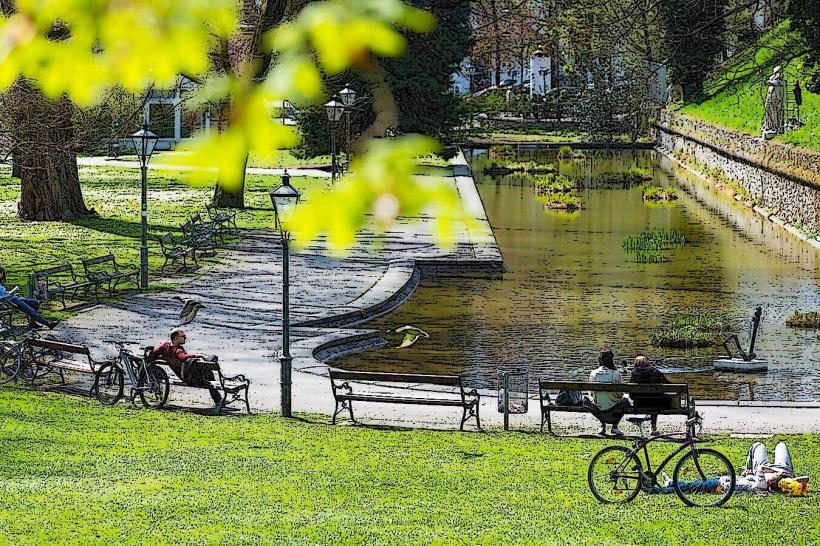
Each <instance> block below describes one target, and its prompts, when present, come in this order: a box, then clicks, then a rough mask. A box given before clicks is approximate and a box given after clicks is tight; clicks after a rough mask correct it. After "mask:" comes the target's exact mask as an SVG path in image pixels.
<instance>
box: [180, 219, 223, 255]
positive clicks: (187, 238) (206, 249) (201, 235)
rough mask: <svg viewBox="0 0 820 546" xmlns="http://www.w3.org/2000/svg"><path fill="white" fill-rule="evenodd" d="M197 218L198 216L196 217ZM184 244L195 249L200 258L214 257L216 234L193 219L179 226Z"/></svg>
mask: <svg viewBox="0 0 820 546" xmlns="http://www.w3.org/2000/svg"><path fill="white" fill-rule="evenodd" d="M196 216H199V215H196ZM180 229H181V230H182V235H183V237H184V241H183V242H184V243H185V244H186V245H188V246H190V247H191V248H195V249H196V250H197V251H198V252H199V253H200V254H201V255H202V256H215V255H216V232H215V231H214V230H213V229H210V228H208V227H207V226H204V225H203V224H200V223H196V222H194V220H193V218H192V219H191V220H188V221H187V222H185V223H184V224H182V225H181V226H180Z"/></svg>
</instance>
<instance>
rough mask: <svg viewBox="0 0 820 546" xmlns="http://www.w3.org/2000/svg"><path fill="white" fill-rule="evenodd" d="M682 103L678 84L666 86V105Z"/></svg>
mask: <svg viewBox="0 0 820 546" xmlns="http://www.w3.org/2000/svg"><path fill="white" fill-rule="evenodd" d="M679 102H683V87H682V86H681V84H679V83H675V84H672V83H670V84H669V85H668V86H666V104H676V103H679Z"/></svg>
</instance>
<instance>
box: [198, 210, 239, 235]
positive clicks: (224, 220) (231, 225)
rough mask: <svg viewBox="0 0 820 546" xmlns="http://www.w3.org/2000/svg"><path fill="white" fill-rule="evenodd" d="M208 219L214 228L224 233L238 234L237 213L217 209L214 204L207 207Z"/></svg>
mask: <svg viewBox="0 0 820 546" xmlns="http://www.w3.org/2000/svg"><path fill="white" fill-rule="evenodd" d="M205 211H206V212H207V213H208V218H210V219H211V223H212V224H213V226H214V227H215V228H216V229H217V230H218V231H220V232H222V233H236V232H237V231H238V230H237V227H236V211H228V210H225V209H220V208H217V207H215V206H214V205H213V204H212V203H208V204H206V205H205Z"/></svg>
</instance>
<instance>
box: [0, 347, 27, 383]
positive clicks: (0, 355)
mask: <svg viewBox="0 0 820 546" xmlns="http://www.w3.org/2000/svg"><path fill="white" fill-rule="evenodd" d="M22 363H23V358H22V355H21V354H20V349H19V348H18V347H17V345H15V344H14V343H4V344H3V345H2V346H0V385H5V384H6V383H8V382H10V381H13V380H14V379H16V378H17V374H18V373H20V366H21V364H22Z"/></svg>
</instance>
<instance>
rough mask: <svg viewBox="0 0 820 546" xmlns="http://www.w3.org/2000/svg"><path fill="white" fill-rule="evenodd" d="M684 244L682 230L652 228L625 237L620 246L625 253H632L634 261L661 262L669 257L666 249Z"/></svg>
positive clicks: (684, 238) (642, 262)
mask: <svg viewBox="0 0 820 546" xmlns="http://www.w3.org/2000/svg"><path fill="white" fill-rule="evenodd" d="M685 244H686V237H685V236H684V234H683V232H682V231H679V230H677V229H659V228H652V229H649V230H646V231H644V232H642V233H641V234H640V235H630V236H629V237H626V238H625V239H624V240H623V242H622V243H621V248H623V250H624V252H626V253H627V254H632V255H633V260H634V261H635V262H636V263H640V264H661V263H665V262H668V261H669V260H670V259H671V257H670V256H669V254H668V252H667V251H669V250H673V249H676V248H681V247H683V246H684V245H685Z"/></svg>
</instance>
